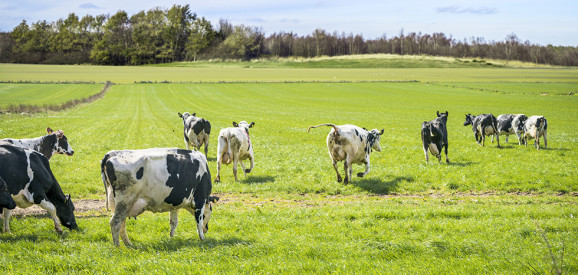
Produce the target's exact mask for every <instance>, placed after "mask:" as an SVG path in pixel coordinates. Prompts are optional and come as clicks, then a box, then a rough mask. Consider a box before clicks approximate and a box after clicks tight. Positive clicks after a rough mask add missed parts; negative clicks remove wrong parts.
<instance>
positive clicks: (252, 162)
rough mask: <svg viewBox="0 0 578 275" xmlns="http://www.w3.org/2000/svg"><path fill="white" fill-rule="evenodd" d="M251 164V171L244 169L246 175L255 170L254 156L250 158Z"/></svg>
mask: <svg viewBox="0 0 578 275" xmlns="http://www.w3.org/2000/svg"><path fill="white" fill-rule="evenodd" d="M249 162H250V163H251V166H249V169H247V170H245V167H243V170H245V173H251V171H253V168H255V160H254V158H253V155H252V154H251V155H250V156H249ZM245 177H247V175H245Z"/></svg>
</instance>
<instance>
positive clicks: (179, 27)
mask: <svg viewBox="0 0 578 275" xmlns="http://www.w3.org/2000/svg"><path fill="white" fill-rule="evenodd" d="M196 18H197V15H196V14H195V13H192V12H191V10H190V8H189V5H188V4H187V5H184V6H181V5H174V6H173V7H172V8H170V9H169V10H168V12H167V19H168V27H167V32H166V33H165V34H166V38H165V39H166V40H167V41H168V43H169V45H170V48H171V50H172V55H173V59H174V60H183V59H184V53H185V46H186V43H187V40H188V36H189V30H190V29H189V25H190V23H191V22H192V21H194V20H195V19H196Z"/></svg>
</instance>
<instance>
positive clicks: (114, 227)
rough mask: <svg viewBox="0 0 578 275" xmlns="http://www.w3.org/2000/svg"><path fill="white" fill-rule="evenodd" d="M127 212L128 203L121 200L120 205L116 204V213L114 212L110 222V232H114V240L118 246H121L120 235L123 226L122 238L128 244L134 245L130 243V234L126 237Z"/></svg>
mask: <svg viewBox="0 0 578 275" xmlns="http://www.w3.org/2000/svg"><path fill="white" fill-rule="evenodd" d="M127 213H128V208H127V206H126V204H124V203H122V202H121V203H119V204H118V205H116V207H115V210H114V214H112V217H111V218H110V222H109V223H110V232H111V234H112V242H113V243H114V245H116V246H120V241H119V235H120V233H121V229H122V228H124V230H123V231H124V232H123V233H124V234H123V239H122V240H123V242H124V244H125V245H127V246H129V245H132V244H131V243H130V241H129V240H128V236H126V237H125V235H126V215H127ZM123 225H124V226H123ZM125 238H126V239H125Z"/></svg>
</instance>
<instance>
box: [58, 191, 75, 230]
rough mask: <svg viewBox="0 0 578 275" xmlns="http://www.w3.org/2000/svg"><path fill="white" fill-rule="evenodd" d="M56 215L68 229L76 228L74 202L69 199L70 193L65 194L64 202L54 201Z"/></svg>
mask: <svg viewBox="0 0 578 275" xmlns="http://www.w3.org/2000/svg"><path fill="white" fill-rule="evenodd" d="M54 206H56V215H57V216H58V219H59V220H60V223H61V224H62V225H64V226H66V227H67V228H69V229H76V228H77V227H78V226H77V225H76V218H74V204H72V200H70V195H66V196H65V199H64V202H60V203H55V204H54Z"/></svg>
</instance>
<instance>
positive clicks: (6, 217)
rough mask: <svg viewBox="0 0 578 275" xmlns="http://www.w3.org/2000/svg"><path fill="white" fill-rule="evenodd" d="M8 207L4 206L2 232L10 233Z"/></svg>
mask: <svg viewBox="0 0 578 275" xmlns="http://www.w3.org/2000/svg"><path fill="white" fill-rule="evenodd" d="M10 211H11V210H10V209H7V208H4V213H3V215H2V216H3V218H4V229H3V232H5V233H10Z"/></svg>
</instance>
